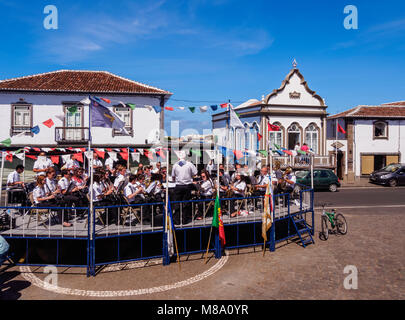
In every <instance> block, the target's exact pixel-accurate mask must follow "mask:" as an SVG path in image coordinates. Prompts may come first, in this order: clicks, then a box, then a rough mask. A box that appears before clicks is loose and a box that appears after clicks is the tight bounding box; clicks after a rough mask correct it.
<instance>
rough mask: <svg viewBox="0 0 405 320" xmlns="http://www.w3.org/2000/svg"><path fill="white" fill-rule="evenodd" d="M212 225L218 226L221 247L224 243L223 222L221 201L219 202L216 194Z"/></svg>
mask: <svg viewBox="0 0 405 320" xmlns="http://www.w3.org/2000/svg"><path fill="white" fill-rule="evenodd" d="M212 226H213V227H215V228H218V233H219V240H221V245H222V247H224V246H225V244H226V239H225V229H224V223H223V222H222V213H221V203H220V202H219V198H218V194H217V197H216V198H215V206H214V216H213V217H212Z"/></svg>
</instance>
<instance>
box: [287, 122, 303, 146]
mask: <svg viewBox="0 0 405 320" xmlns="http://www.w3.org/2000/svg"><path fill="white" fill-rule="evenodd" d="M301 132H302V128H301V127H300V126H299V124H298V123H296V122H294V123H292V124H291V126H290V127H289V128H288V149H289V150H293V149H294V147H295V146H296V144H297V143H301Z"/></svg>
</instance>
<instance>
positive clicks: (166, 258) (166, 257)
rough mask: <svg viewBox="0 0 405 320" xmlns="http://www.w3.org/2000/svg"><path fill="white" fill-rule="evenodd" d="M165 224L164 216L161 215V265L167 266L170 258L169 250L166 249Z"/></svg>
mask: <svg viewBox="0 0 405 320" xmlns="http://www.w3.org/2000/svg"><path fill="white" fill-rule="evenodd" d="M166 224H167V222H166V214H164V215H163V225H164V228H163V233H162V234H163V249H162V250H163V251H162V255H163V265H164V266H167V265H169V264H170V257H169V250H168V248H167V233H166V231H167V225H166Z"/></svg>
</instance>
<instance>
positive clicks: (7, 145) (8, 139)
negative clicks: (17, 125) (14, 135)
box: [0, 138, 11, 147]
mask: <svg viewBox="0 0 405 320" xmlns="http://www.w3.org/2000/svg"><path fill="white" fill-rule="evenodd" d="M0 143H1V144H3V145H5V146H6V147H9V146H11V139H10V138H7V139H6V140H3V141H1V142H0Z"/></svg>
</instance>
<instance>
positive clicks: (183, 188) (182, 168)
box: [172, 151, 197, 224]
mask: <svg viewBox="0 0 405 320" xmlns="http://www.w3.org/2000/svg"><path fill="white" fill-rule="evenodd" d="M179 158H180V160H179V161H178V162H176V163H175V164H174V166H173V169H172V181H173V182H174V183H176V187H175V188H174V201H188V200H190V199H191V191H192V190H193V188H194V184H193V177H194V176H196V175H197V168H196V167H195V165H194V164H192V163H191V162H189V161H187V160H186V153H185V152H184V151H180V152H179ZM180 205H181V206H182V210H181V211H182V223H183V224H187V223H189V222H190V221H191V220H192V219H191V216H192V213H191V206H190V203H187V204H176V205H175V208H174V209H175V212H174V215H173V220H174V223H175V224H180V209H179V207H180Z"/></svg>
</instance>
